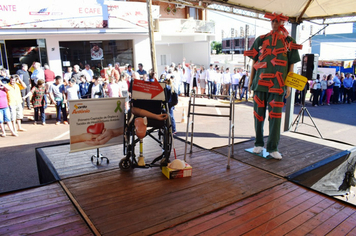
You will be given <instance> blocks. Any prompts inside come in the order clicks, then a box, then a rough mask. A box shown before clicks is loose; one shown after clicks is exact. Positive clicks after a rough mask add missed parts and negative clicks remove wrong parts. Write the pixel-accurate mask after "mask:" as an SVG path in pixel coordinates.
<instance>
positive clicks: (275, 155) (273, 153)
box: [269, 151, 282, 160]
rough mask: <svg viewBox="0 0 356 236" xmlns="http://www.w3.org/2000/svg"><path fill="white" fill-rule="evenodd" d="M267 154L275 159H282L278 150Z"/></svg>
mask: <svg viewBox="0 0 356 236" xmlns="http://www.w3.org/2000/svg"><path fill="white" fill-rule="evenodd" d="M269 155H270V156H271V157H273V158H274V159H277V160H281V159H282V155H281V154H280V153H279V152H277V151H276V152H270V153H269Z"/></svg>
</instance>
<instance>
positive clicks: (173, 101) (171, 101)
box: [168, 91, 178, 108]
mask: <svg viewBox="0 0 356 236" xmlns="http://www.w3.org/2000/svg"><path fill="white" fill-rule="evenodd" d="M177 104H178V94H177V93H176V92H175V91H173V92H172V95H171V98H170V99H169V101H168V106H169V108H171V107H174V106H175V105H177Z"/></svg>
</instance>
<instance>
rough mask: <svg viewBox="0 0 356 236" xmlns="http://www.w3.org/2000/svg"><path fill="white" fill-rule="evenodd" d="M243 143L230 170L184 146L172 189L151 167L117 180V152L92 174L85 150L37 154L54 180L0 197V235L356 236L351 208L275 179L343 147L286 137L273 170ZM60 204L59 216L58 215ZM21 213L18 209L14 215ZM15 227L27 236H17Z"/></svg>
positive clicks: (220, 155) (355, 211)
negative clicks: (183, 171)
mask: <svg viewBox="0 0 356 236" xmlns="http://www.w3.org/2000/svg"><path fill="white" fill-rule="evenodd" d="M251 144H252V146H253V141H248V142H244V143H239V144H235V146H234V149H235V152H234V159H232V160H231V168H230V169H226V164H227V156H226V155H225V153H226V151H227V148H226V147H222V148H219V149H216V150H205V149H201V148H198V147H194V149H193V154H191V155H188V158H187V162H188V163H189V164H190V165H192V167H193V174H192V177H188V178H182V179H174V180H168V179H167V178H166V177H165V176H164V175H163V174H162V173H161V172H160V169H159V168H150V169H134V170H132V171H131V172H122V171H120V170H119V168H118V165H117V163H118V162H119V160H120V159H121V158H122V157H123V155H122V146H112V147H107V148H103V149H101V151H100V152H101V153H102V154H103V155H105V156H108V157H109V158H110V163H109V164H106V163H103V164H102V165H101V166H96V165H93V164H92V163H91V162H90V156H91V155H92V154H93V153H94V154H95V150H93V151H91V152H88V151H86V152H79V153H72V154H69V153H68V151H69V145H60V146H53V147H46V148H43V149H41V150H39V151H40V154H42V155H43V156H42V158H43V159H46V161H44V163H50V164H51V165H52V166H51V168H53V169H55V170H56V173H55V174H54V176H56V178H58V179H57V181H54V182H55V183H51V184H48V185H46V186H42V187H38V188H34V189H30V190H24V191H19V192H15V193H8V194H2V195H0V235H3V234H8V235H16V234H20V233H19V232H21V233H23V234H25V233H35V232H37V233H39V234H40V235H41V234H42V235H85V234H89V235H154V234H157V235H197V234H202V235H218V234H219V235H220V234H224V235H242V234H247V235H264V234H266V235H284V234H290V235H305V234H314V235H325V234H330V235H356V224H355V223H354V222H355V220H356V208H355V207H354V206H352V205H350V204H347V203H344V202H341V201H339V200H337V199H334V198H332V197H329V196H326V195H322V194H319V193H317V192H315V191H313V190H310V189H307V188H305V187H301V186H298V185H296V184H294V183H292V182H290V181H288V180H287V179H286V178H285V177H286V176H288V175H290V174H292V173H295V172H296V171H299V170H301V169H303V168H305V167H306V166H309V165H312V164H315V163H317V162H319V161H320V160H323V159H325V158H327V157H329V156H331V155H333V154H335V153H338V152H341V151H344V150H345V149H347V148H350V147H349V146H347V145H342V144H337V143H333V142H330V141H328V142H326V141H322V143H321V140H320V139H317V138H312V137H306V136H304V135H298V134H290V133H287V134H284V135H282V137H281V143H280V149H281V152H282V153H283V154H284V157H283V159H282V160H280V161H278V160H267V159H263V158H261V157H257V156H255V155H253V154H250V153H248V152H245V151H244V149H245V148H249V147H251ZM145 145H146V146H145V148H144V153H146V154H147V159H150V158H151V157H150V156H154V155H155V154H157V151H153V150H154V148H156V146H152V145H151V143H150V142H149V141H147V142H146V144H145ZM175 146H176V151H177V154H178V158H179V159H183V155H184V142H182V141H180V140H175ZM172 153H173V152H172ZM172 156H173V155H172ZM172 158H174V157H172ZM51 168H50V169H51ZM47 188H48V190H50V191H49V192H48V190H47ZM33 192H36V193H37V194H36V195H34V194H33ZM41 193H42V194H41ZM64 193H65V194H67V195H65V194H64ZM34 196H36V197H34ZM57 197H60V198H61V199H60V200H56V198H57ZM37 198H39V200H36V199H37ZM15 199H16V200H15ZM50 199H53V204H54V205H57V204H58V208H59V210H58V212H61V213H57V212H56V210H53V211H48V212H47V211H44V210H43V209H44V207H45V205H44V206H41V204H39V203H40V202H41V201H43V202H45V203H47V202H49V201H50ZM63 202H65V203H67V205H66V208H65V209H60V208H61V206H62V205H61V204H64V203H63ZM70 203H71V204H70ZM21 204H26V205H27V207H25V208H20V209H21V214H19V213H16V212H17V211H18V210H16V209H18V208H19V205H21ZM64 205H65V204H64ZM56 209H57V208H56ZM55 213H56V214H58V216H63V217H62V218H60V217H58V216H52V215H53V214H55ZM35 214H40V215H39V216H35ZM24 215H27V216H24ZM28 215H31V217H29V216H28ZM32 215H33V218H35V219H37V220H33V219H31V218H32ZM80 216H81V217H80ZM67 218H68V219H67ZM41 219H43V220H41ZM9 220H10V221H9ZM23 222H26V226H28V227H24V228H23V229H21V224H22V223H23ZM39 222H40V223H41V226H40V227H38V228H36V227H37V224H38V223H39ZM46 222H47V225H46ZM61 222H63V223H61ZM84 222H86V224H85V223H84ZM53 225H57V226H56V227H55V226H53ZM61 226H63V227H62V228H61ZM64 226H66V227H64ZM67 226H68V227H67ZM20 229H21V230H20ZM29 229H31V230H29ZM36 229H37V231H36ZM44 229H45V230H47V231H45V230H44ZM89 229H90V230H91V231H89ZM60 230H62V231H60ZM75 230H77V231H78V232H79V233H78V234H77V233H75ZM59 232H61V233H59ZM80 233H81V234H80Z"/></svg>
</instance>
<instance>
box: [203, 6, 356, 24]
mask: <svg viewBox="0 0 356 236" xmlns="http://www.w3.org/2000/svg"><path fill="white" fill-rule="evenodd" d="M204 2H206V3H208V4H209V5H210V4H212V5H210V6H208V8H213V9H215V8H216V10H222V9H224V7H225V8H226V7H227V8H230V9H225V10H224V11H226V12H228V11H230V13H234V11H235V10H234V9H235V8H236V9H240V10H241V9H242V10H245V11H250V12H253V13H255V14H256V16H257V15H259V14H264V13H265V12H277V13H283V14H284V15H286V16H288V17H289V18H290V20H291V22H296V23H300V22H301V21H303V20H319V22H320V23H325V24H331V23H345V22H355V21H356V3H355V1H354V0H337V1H335V0H263V1H262V0H230V1H204ZM214 5H215V6H214ZM219 8H220V9H219ZM241 15H246V14H244V13H243V12H242V14H241ZM250 16H251V15H250ZM257 17H259V18H261V16H257Z"/></svg>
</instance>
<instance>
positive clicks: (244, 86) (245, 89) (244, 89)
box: [240, 73, 249, 102]
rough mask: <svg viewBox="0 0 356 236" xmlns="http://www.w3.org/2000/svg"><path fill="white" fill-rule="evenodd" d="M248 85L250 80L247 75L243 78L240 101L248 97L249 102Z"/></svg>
mask: <svg viewBox="0 0 356 236" xmlns="http://www.w3.org/2000/svg"><path fill="white" fill-rule="evenodd" d="M248 84H249V78H248V76H247V73H246V74H245V75H243V76H242V78H241V80H240V88H241V93H240V101H241V100H242V98H243V97H244V95H245V94H246V95H245V96H246V102H247V101H248Z"/></svg>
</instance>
